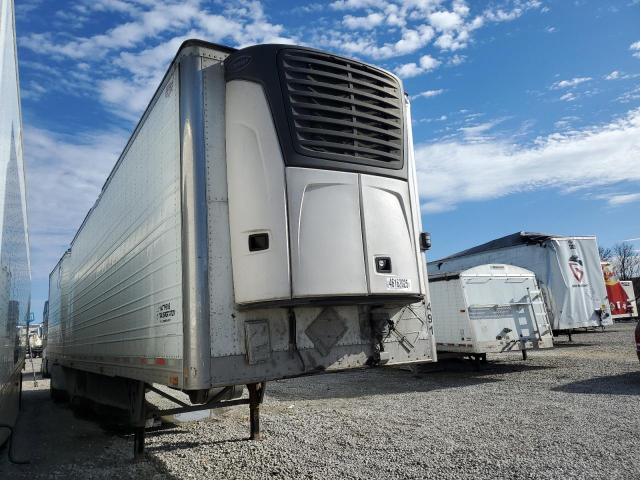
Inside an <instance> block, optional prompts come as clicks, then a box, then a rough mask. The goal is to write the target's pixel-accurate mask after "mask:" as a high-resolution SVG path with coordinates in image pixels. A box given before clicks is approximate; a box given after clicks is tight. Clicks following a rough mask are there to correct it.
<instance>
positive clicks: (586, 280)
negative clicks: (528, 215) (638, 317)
mask: <svg viewBox="0 0 640 480" xmlns="http://www.w3.org/2000/svg"><path fill="white" fill-rule="evenodd" d="M488 263H505V264H509V265H515V266H518V267H522V268H526V269H527V270H531V271H532V272H534V273H535V275H536V278H537V280H538V284H539V286H540V291H541V292H542V296H543V299H544V302H545V305H546V308H547V315H548V317H549V322H550V323H551V327H552V329H553V330H554V332H568V333H571V330H573V329H576V328H590V327H604V326H607V325H612V324H613V320H612V318H611V312H610V309H609V302H608V300H607V292H606V289H605V285H604V280H603V278H602V270H601V269H600V257H599V254H598V244H597V242H596V237H593V236H585V237H564V236H558V235H547V234H542V233H531V232H518V233H514V234H512V235H507V236H505V237H502V238H498V239H496V240H492V241H490V242H488V243H485V244H482V245H479V246H477V247H473V248H470V249H468V250H465V251H462V252H459V253H456V254H453V255H450V256H448V257H446V258H442V259H440V260H434V261H432V262H429V264H428V270H429V274H433V275H435V274H439V273H447V272H458V271H461V270H465V269H467V268H471V267H475V266H477V265H485V264H488Z"/></svg>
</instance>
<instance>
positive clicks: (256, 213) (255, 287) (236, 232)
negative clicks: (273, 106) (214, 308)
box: [226, 80, 290, 303]
mask: <svg viewBox="0 0 640 480" xmlns="http://www.w3.org/2000/svg"><path fill="white" fill-rule="evenodd" d="M226 132H227V136H226V138H227V142H226V149H227V152H226V153H227V184H228V189H229V228H230V234H231V258H232V265H233V286H234V292H235V299H236V302H237V303H251V302H259V301H270V300H278V299H285V298H289V296H290V288H289V268H288V267H289V260H288V258H287V256H288V253H289V252H288V244H287V214H286V200H285V184H284V162H283V160H282V153H281V152H280V146H279V144H278V138H277V136H276V131H275V126H274V125H273V119H272V117H271V111H270V110H269V106H268V104H267V100H266V98H265V96H264V91H263V90H262V87H261V86H260V85H258V84H257V83H252V82H246V81H242V80H234V81H232V82H229V83H228V84H227V98H226ZM260 234H262V235H267V236H268V237H267V238H268V247H267V248H265V249H260V250H254V251H251V249H250V241H249V237H250V236H253V235H260Z"/></svg>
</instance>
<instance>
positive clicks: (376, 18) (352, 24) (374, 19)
mask: <svg viewBox="0 0 640 480" xmlns="http://www.w3.org/2000/svg"><path fill="white" fill-rule="evenodd" d="M383 21H384V16H383V15H382V14H381V13H370V14H369V15H367V16H366V17H354V16H353V15H345V16H344V18H343V19H342V23H343V24H344V26H345V27H347V28H350V29H352V30H358V29H362V30H371V29H372V28H374V27H377V26H378V25H380V24H381V23H382V22H383Z"/></svg>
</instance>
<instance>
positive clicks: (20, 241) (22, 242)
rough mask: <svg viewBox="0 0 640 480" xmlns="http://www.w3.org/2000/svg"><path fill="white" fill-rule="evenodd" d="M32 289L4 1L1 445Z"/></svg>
mask: <svg viewBox="0 0 640 480" xmlns="http://www.w3.org/2000/svg"><path fill="white" fill-rule="evenodd" d="M30 288H31V266H30V259H29V234H28V227H27V207H26V187H25V178H24V162H23V157H22V115H21V110H20V83H19V76H18V52H17V49H16V36H15V21H14V5H13V0H0V425H2V426H3V427H2V428H0V445H2V444H3V443H4V442H5V441H6V439H7V438H8V436H9V434H10V431H11V430H12V428H13V425H14V423H15V420H16V418H17V415H18V406H19V395H20V386H21V377H20V372H21V371H22V367H23V365H24V357H25V350H26V341H27V329H26V325H27V322H28V320H29V304H30ZM9 453H10V454H11V452H9Z"/></svg>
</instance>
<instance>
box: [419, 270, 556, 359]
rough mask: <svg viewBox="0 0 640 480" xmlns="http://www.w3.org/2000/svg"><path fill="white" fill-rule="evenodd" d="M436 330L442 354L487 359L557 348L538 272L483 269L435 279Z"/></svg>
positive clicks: (431, 279) (432, 290)
mask: <svg viewBox="0 0 640 480" xmlns="http://www.w3.org/2000/svg"><path fill="white" fill-rule="evenodd" d="M429 290H430V293H431V296H430V298H431V309H432V313H433V330H434V335H435V338H436V349H437V351H438V355H440V354H441V352H447V353H449V354H451V353H453V354H459V355H463V356H468V357H471V358H474V359H475V360H480V359H482V360H486V355H487V353H503V352H514V351H516V352H517V351H521V352H522V356H523V358H524V359H526V358H527V350H533V349H540V348H550V347H553V333H552V331H551V325H550V324H549V320H548V318H547V314H546V311H545V306H544V302H543V300H542V293H541V292H540V290H539V288H538V282H537V281H536V276H535V274H534V273H533V272H531V271H529V270H526V269H524V268H520V267H515V266H513V265H504V264H489V265H478V266H477V267H472V268H469V269H467V270H463V271H461V272H449V273H439V274H435V275H431V276H430V277H429Z"/></svg>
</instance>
